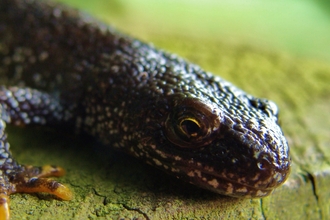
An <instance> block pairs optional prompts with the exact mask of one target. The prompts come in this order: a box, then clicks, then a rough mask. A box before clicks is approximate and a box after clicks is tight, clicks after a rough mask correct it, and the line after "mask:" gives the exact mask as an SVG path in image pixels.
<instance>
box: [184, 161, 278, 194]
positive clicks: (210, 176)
mask: <svg viewBox="0 0 330 220" xmlns="http://www.w3.org/2000/svg"><path fill="white" fill-rule="evenodd" d="M178 168H179V169H181V170H183V171H185V174H186V175H187V176H188V177H190V178H193V179H196V178H198V179H199V180H201V181H198V182H201V183H204V182H205V183H207V181H213V180H214V179H215V180H222V181H224V182H226V183H230V184H233V185H234V186H235V188H242V187H246V188H248V189H250V190H254V191H258V190H261V191H272V190H274V189H275V188H276V186H271V187H256V186H253V185H249V184H244V183H240V182H238V181H235V180H233V179H230V178H228V177H226V176H223V175H219V174H217V173H215V172H211V171H208V170H205V169H200V168H198V167H196V166H190V167H189V168H188V169H187V168H186V167H182V166H179V167H178ZM203 174H204V175H203ZM203 178H205V180H207V181H205V180H203Z"/></svg>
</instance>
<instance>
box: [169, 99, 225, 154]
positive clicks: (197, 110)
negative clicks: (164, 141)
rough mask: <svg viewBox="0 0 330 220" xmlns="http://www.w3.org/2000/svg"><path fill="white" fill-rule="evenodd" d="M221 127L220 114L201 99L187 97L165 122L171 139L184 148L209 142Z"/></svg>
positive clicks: (200, 145) (178, 104)
mask: <svg viewBox="0 0 330 220" xmlns="http://www.w3.org/2000/svg"><path fill="white" fill-rule="evenodd" d="M219 127H220V121H219V116H218V115H217V114H216V112H215V111H213V110H212V109H211V108H210V107H209V106H207V105H206V104H204V103H202V102H201V101H199V100H196V99H192V98H187V99H184V100H183V101H182V102H180V103H177V105H176V106H175V107H174V109H173V111H172V112H171V113H170V114H169V116H168V118H167V120H166V123H165V133H166V136H167V138H168V140H169V141H171V142H172V143H173V144H175V145H178V146H180V147H183V148H196V147H202V146H205V145H207V144H209V143H210V142H211V141H212V140H214V138H215V137H216V134H217V131H218V129H219Z"/></svg>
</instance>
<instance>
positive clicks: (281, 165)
mask: <svg viewBox="0 0 330 220" xmlns="http://www.w3.org/2000/svg"><path fill="white" fill-rule="evenodd" d="M0 81H1V84H2V85H3V86H1V87H0V111H1V119H0V217H2V218H9V208H8V206H9V205H8V202H9V197H8V196H9V195H10V194H13V193H30V192H47V193H51V194H54V195H56V196H57V197H59V198H61V199H63V200H70V199H71V198H72V193H71V191H70V190H69V189H68V188H67V187H66V186H64V185H63V184H61V183H59V182H57V181H55V180H52V179H49V177H52V176H60V175H62V174H63V173H64V170H63V169H62V168H61V167H56V166H44V167H35V166H29V165H21V164H19V163H18V162H17V161H16V160H15V159H14V158H13V157H12V154H11V153H10V150H9V143H8V141H7V135H6V132H5V125H6V123H7V124H8V123H10V124H13V125H32V124H38V125H47V126H58V125H61V126H65V127H66V128H68V129H72V131H73V132H78V133H85V134H88V135H90V136H93V137H95V138H96V139H97V140H99V141H100V142H101V143H103V144H104V145H105V146H109V147H113V148H117V149H119V150H121V151H124V152H127V153H128V154H130V155H133V156H135V157H137V158H139V159H141V160H143V161H145V162H146V163H148V164H151V165H153V166H155V167H157V168H159V169H161V170H163V171H165V172H166V173H168V174H171V175H174V176H176V177H178V178H180V179H182V180H184V181H187V182H189V183H192V184H194V185H196V186H199V187H202V188H205V189H207V190H211V191H213V192H215V193H219V194H223V195H227V196H233V197H247V198H255V197H257V198H258V197H263V196H267V195H269V194H270V193H271V192H272V191H273V190H274V189H275V188H276V187H278V186H279V185H281V184H282V183H283V182H284V181H285V180H286V179H287V177H288V175H289V171H290V156H289V147H288V144H287V141H286V139H285V137H284V135H283V132H282V130H281V128H280V126H279V125H278V108H277V106H276V105H275V104H274V103H273V102H272V101H269V100H266V99H260V98H256V97H253V96H251V95H249V94H247V93H245V92H244V91H242V90H241V89H239V88H237V87H235V86H234V85H233V84H231V83H229V82H227V81H225V80H224V79H222V78H220V77H217V76H214V75H212V74H210V73H208V72H205V71H204V70H203V69H201V68H200V67H199V66H197V65H195V64H192V63H189V62H187V61H186V60H184V59H182V58H180V57H178V56H176V55H173V54H170V53H167V52H164V51H162V50H159V49H156V48H154V47H153V46H152V45H150V44H147V43H143V42H141V41H139V40H136V39H134V38H132V37H129V36H127V35H125V34H121V33H119V32H117V31H116V30H114V29H113V28H112V27H110V26H108V25H106V24H104V23H102V22H99V21H97V20H95V19H93V18H91V17H90V16H88V15H86V14H84V13H81V12H80V11H77V10H74V9H71V8H69V7H67V6H63V5H61V4H58V3H54V2H49V1H37V0H0Z"/></svg>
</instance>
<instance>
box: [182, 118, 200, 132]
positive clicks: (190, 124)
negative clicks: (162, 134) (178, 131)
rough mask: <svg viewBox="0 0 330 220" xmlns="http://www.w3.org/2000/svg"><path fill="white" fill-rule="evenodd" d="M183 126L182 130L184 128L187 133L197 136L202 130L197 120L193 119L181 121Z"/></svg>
mask: <svg viewBox="0 0 330 220" xmlns="http://www.w3.org/2000/svg"><path fill="white" fill-rule="evenodd" d="M181 127H182V130H184V131H185V132H186V134H187V135H189V136H196V135H197V133H198V132H199V130H200V127H199V125H198V124H197V123H196V122H194V121H191V120H184V121H183V122H182V123H181Z"/></svg>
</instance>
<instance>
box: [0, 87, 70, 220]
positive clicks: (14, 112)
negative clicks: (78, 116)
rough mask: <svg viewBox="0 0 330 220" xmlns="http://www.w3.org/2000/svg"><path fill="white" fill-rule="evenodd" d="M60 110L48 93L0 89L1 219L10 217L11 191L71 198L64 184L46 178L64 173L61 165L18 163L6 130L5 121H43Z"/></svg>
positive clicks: (13, 88) (36, 122)
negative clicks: (14, 157) (10, 148)
mask: <svg viewBox="0 0 330 220" xmlns="http://www.w3.org/2000/svg"><path fill="white" fill-rule="evenodd" d="M50 101H52V102H50ZM61 109H62V108H61V106H60V105H59V104H58V103H57V102H56V101H55V100H54V99H53V98H51V97H50V96H49V95H48V94H45V93H42V92H38V91H36V90H31V89H21V88H17V87H12V88H8V89H7V88H5V87H1V88H0V115H1V118H0V219H9V205H8V203H9V197H8V196H9V195H10V194H13V193H38V192H44V193H50V194H53V195H55V196H57V197H58V198H60V199H63V200H71V199H72V192H71V191H70V190H69V189H68V188H67V187H66V186H64V185H63V184H61V183H59V182H57V181H55V180H52V179H49V178H48V177H58V176H62V175H64V174H65V171H64V170H63V169H62V168H61V167H57V166H50V165H46V166H43V167H36V166H27V165H20V164H19V163H17V162H16V161H15V160H14V159H13V157H12V154H11V152H10V150H9V143H8V141H7V135H6V133H5V127H6V122H7V123H13V124H16V125H25V124H45V123H46V120H47V119H52V120H54V119H55V118H59V117H60V115H61V114H60V113H61ZM32 110H33V111H32ZM50 110H51V111H50ZM54 110H55V112H57V113H56V114H55V115H54Z"/></svg>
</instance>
